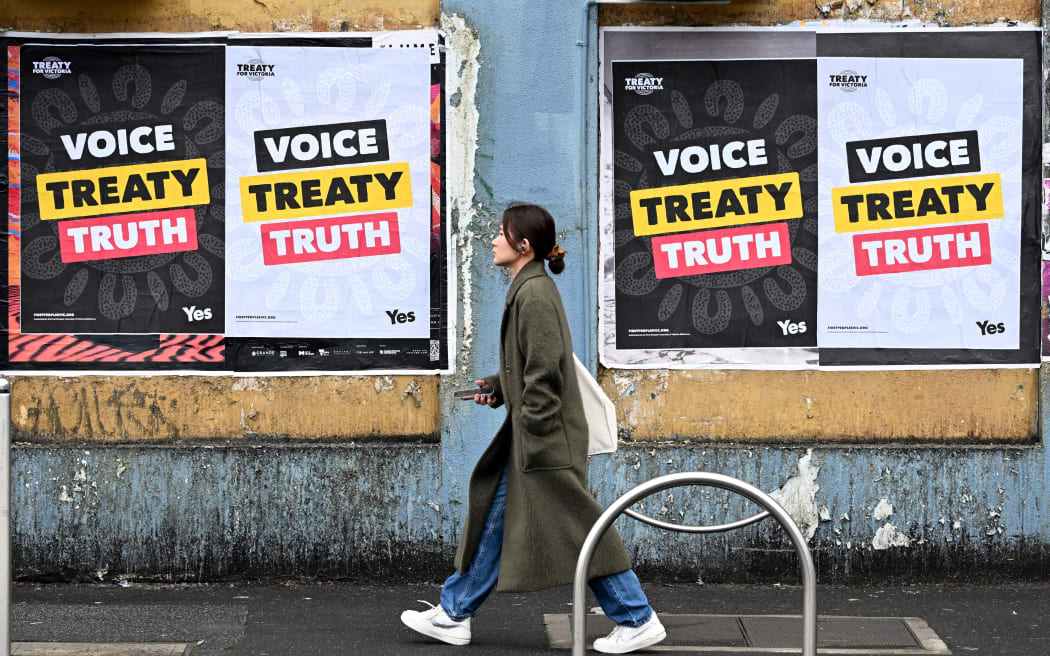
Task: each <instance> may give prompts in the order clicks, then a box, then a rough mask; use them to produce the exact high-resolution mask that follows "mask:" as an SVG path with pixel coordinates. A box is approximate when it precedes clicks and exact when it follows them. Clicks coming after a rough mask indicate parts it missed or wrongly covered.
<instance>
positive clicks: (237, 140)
mask: <svg viewBox="0 0 1050 656" xmlns="http://www.w3.org/2000/svg"><path fill="white" fill-rule="evenodd" d="M275 43H277V45H274V44H275ZM333 45H334V44H333V43H332V41H331V40H329V39H300V40H296V39H294V38H282V39H281V40H280V41H279V42H277V41H275V40H273V39H266V38H261V39H260V38H250V37H246V38H243V39H241V38H238V39H234V40H232V41H231V45H230V47H229V48H228V52H227V75H228V87H227V88H228V99H229V102H228V104H229V107H230V111H229V113H228V115H227V122H228V133H229V136H228V143H229V149H228V161H227V166H228V169H227V188H228V190H229V193H228V194H227V198H226V200H227V210H226V215H227V222H226V226H227V248H228V261H227V276H228V287H227V310H228V317H229V318H228V321H227V348H228V359H229V361H230V363H231V365H232V366H233V367H234V368H235V369H238V370H253V371H260V370H261V371H287V370H296V369H318V370H363V369H429V370H435V369H439V370H441V369H447V368H448V307H447V305H448V301H447V289H446V280H447V279H448V276H447V253H446V249H445V241H446V235H445V222H444V220H443V216H444V203H445V199H444V193H443V184H444V183H443V180H444V175H443V167H444V147H443V135H444V131H443V130H444V129H443V112H444V109H443V96H442V93H443V85H444V64H443V55H442V54H441V52H440V49H439V47H438V46H439V39H438V35H437V33H435V32H432V31H425V32H423V33H405V34H397V33H389V34H383V35H375V37H374V38H373V39H372V40H371V41H370V42H368V43H365V44H355V46H358V47H339V48H336V47H333ZM278 192H280V193H281V194H282V195H281V196H278V195H277V193H278ZM292 193H294V194H295V195H294V196H293V195H285V194H292ZM295 205H297V206H298V207H295Z"/></svg>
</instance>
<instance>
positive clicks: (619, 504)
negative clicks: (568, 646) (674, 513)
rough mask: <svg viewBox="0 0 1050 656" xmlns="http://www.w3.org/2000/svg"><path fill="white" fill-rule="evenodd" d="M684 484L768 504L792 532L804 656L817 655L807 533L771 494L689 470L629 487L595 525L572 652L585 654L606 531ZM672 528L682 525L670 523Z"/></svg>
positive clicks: (577, 594)
mask: <svg viewBox="0 0 1050 656" xmlns="http://www.w3.org/2000/svg"><path fill="white" fill-rule="evenodd" d="M682 485H706V486H709V487H717V488H721V489H723V490H728V491H730V492H735V493H737V494H740V495H741V496H744V497H747V498H748V499H750V500H751V501H753V502H755V503H757V504H758V505H760V506H762V507H764V508H765V509H766V510H768V511H769V513H770V514H771V515H773V517H774V518H776V520H777V521H778V522H779V523H780V525H781V526H783V527H784V529H785V530H786V531H787V532H788V536H789V537H790V538H791V543H792V544H793V545H794V547H795V551H797V552H798V555H799V559H800V561H801V566H802V656H816V653H817V574H816V568H815V567H814V566H813V557H812V555H810V553H809V546H808V545H807V544H806V537H805V536H804V535H802V531H800V530H799V528H798V526H797V525H796V524H795V522H794V521H793V520H792V519H791V516H790V515H788V513H787V511H786V510H784V508H783V507H782V506H781V505H780V504H779V503H777V502H776V500H775V499H773V498H772V497H771V496H769V495H768V494H766V493H765V492H763V491H762V490H759V489H758V488H756V487H755V486H753V485H750V484H748V483H745V482H743V481H740V480H737V479H735V478H732V477H730V476H725V475H724V474H711V473H707V472H686V473H680V474H667V475H666V476H660V477H657V478H654V479H652V480H650V481H647V482H645V483H642V484H641V485H639V486H637V487H635V488H633V489H632V490H630V491H628V492H627V493H626V494H624V495H622V496H621V497H620V498H618V499H617V500H616V501H614V502H613V504H612V505H611V506H609V507H608V508H607V509H606V510H605V512H603V513H602V514H601V516H600V517H599V518H598V521H596V522H595V523H594V526H593V527H591V531H590V533H588V534H587V538H586V539H585V540H584V541H583V547H582V548H581V549H580V557H579V560H577V561H576V575H575V577H574V579H573V589H572V604H573V607H572V656H584V652H585V650H586V648H587V647H586V640H587V625H586V622H587V614H586V593H587V569H588V567H589V566H590V564H591V558H592V557H593V556H594V551H595V550H596V549H597V548H598V542H599V541H600V540H601V538H602V536H603V535H604V534H605V531H607V530H608V528H609V526H611V525H612V523H613V522H614V521H615V520H616V518H617V517H619V516H620V515H621V514H622V513H623V512H624V511H625V510H626V509H627V508H628V507H629V506H632V505H634V504H635V503H637V502H638V501H639V500H641V499H644V498H645V497H647V496H650V495H652V494H656V493H657V492H660V491H661V490H666V489H667V488H670V487H679V486H682ZM670 526H672V527H673V528H672V529H671V530H679V527H676V526H674V525H673V524H672V525H670Z"/></svg>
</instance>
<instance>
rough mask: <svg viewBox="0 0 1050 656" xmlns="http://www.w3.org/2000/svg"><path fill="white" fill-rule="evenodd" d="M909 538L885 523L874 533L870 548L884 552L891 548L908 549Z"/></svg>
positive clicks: (909, 544)
mask: <svg viewBox="0 0 1050 656" xmlns="http://www.w3.org/2000/svg"><path fill="white" fill-rule="evenodd" d="M910 546H911V538H909V537H908V536H907V535H905V534H904V533H903V532H901V530H900V529H899V528H897V527H896V526H894V525H893V524H890V523H889V522H887V523H886V524H883V525H882V526H880V527H879V530H877V531H875V537H874V538H873V539H872V541H871V548H872V549H875V550H876V551H884V550H886V549H889V548H891V547H910Z"/></svg>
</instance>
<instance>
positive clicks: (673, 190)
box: [612, 60, 817, 349]
mask: <svg viewBox="0 0 1050 656" xmlns="http://www.w3.org/2000/svg"><path fill="white" fill-rule="evenodd" d="M612 69H613V81H614V83H615V84H616V87H615V90H614V101H613V102H614V108H615V109H614V115H613V116H614V125H615V132H614V136H613V139H614V148H615V158H616V159H615V173H614V175H615V182H616V187H615V189H616V209H615V211H616V236H617V239H616V308H617V321H616V348H617V349H637V348H643V349H670V348H696V347H700V348H719V347H721V348H735V347H767V346H774V347H791V346H813V345H815V344H816V339H815V334H814V332H813V330H812V329H811V326H812V325H813V323H814V319H815V317H816V294H815V291H816V289H815V287H816V264H817V252H816V248H817V240H816V212H815V198H816V166H817V134H816V107H817V102H816V94H815V93H813V91H814V89H813V84H812V80H813V75H814V69H815V62H814V61H813V60H786V61H785V60H781V61H773V60H748V61H706V62H704V61H672V62H657V61H647V62H644V63H636V62H613V67H612ZM643 69H644V70H643ZM807 206H808V211H807V209H806V208H807Z"/></svg>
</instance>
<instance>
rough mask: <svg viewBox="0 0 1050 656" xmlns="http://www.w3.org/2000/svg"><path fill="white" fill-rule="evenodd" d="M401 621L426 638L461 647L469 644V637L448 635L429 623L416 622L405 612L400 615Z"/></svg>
mask: <svg viewBox="0 0 1050 656" xmlns="http://www.w3.org/2000/svg"><path fill="white" fill-rule="evenodd" d="M401 623H402V624H404V625H405V626H407V627H408V628H410V629H412V630H413V631H415V632H416V633H421V634H423V635H425V636H427V637H428V638H434V639H435V640H440V641H441V642H444V643H445V644H448V645H456V646H457V647H462V646H464V645H469V644H470V638H460V637H457V636H452V635H448V634H447V633H444V632H442V631H441V630H440V629H436V628H435V627H434V626H432V625H430V624H416V623H415V618H414V617H413V616H411V615H407V613H405V614H402V615H401Z"/></svg>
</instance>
